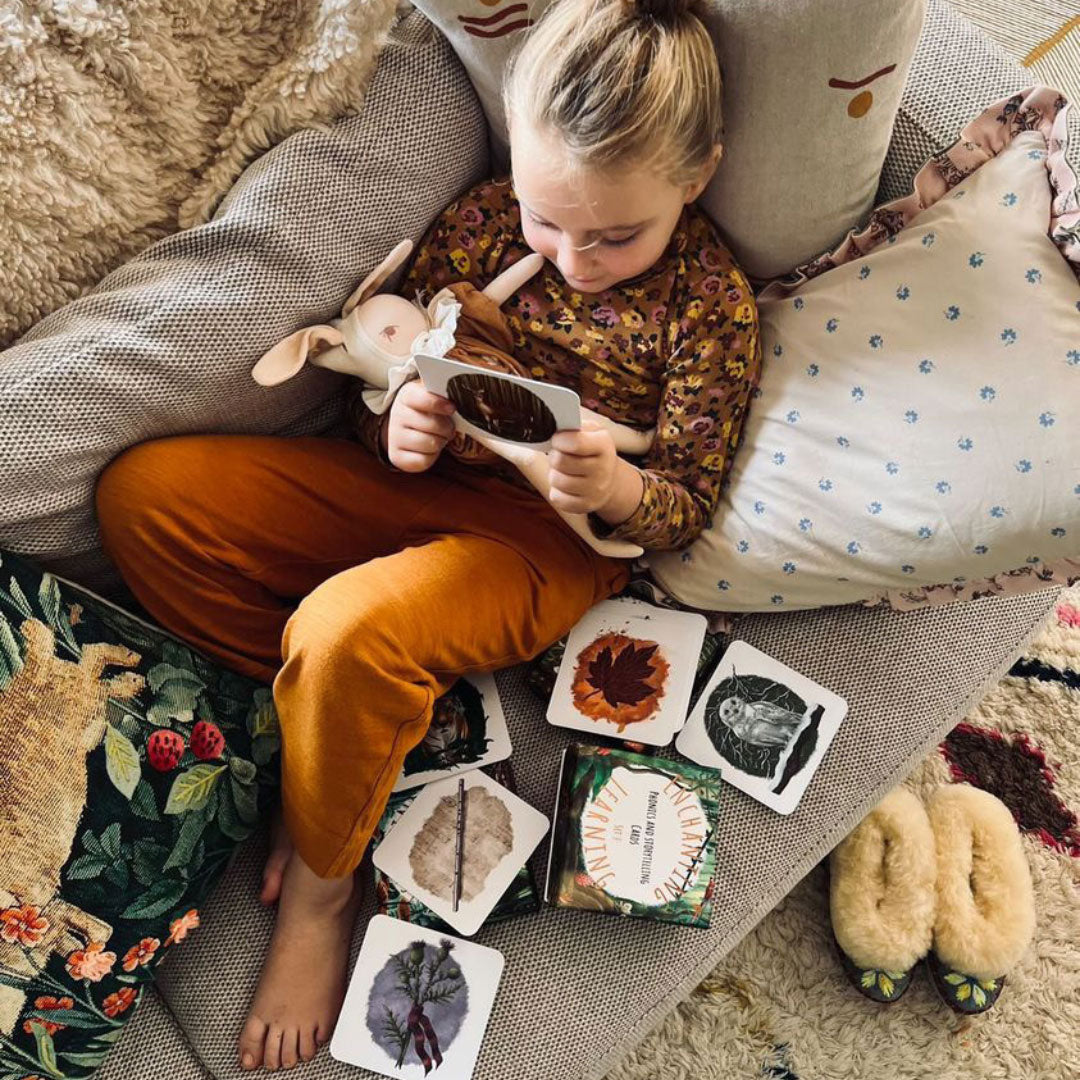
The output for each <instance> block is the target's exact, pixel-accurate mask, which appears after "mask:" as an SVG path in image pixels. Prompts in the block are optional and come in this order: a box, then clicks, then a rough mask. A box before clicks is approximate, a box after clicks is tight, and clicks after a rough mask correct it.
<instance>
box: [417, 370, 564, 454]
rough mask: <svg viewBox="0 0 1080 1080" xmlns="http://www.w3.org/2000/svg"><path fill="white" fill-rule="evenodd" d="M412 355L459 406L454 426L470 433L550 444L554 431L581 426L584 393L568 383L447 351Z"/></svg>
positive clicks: (434, 386) (431, 384)
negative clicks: (541, 379)
mask: <svg viewBox="0 0 1080 1080" xmlns="http://www.w3.org/2000/svg"><path fill="white" fill-rule="evenodd" d="M413 359H414V360H415V361H416V368H417V370H418V371H419V372H420V378H421V379H422V380H423V382H424V386H425V387H426V388H427V389H428V390H430V391H431V392H432V393H433V394H438V395H439V396H440V397H445V398H450V400H451V401H453V403H454V404H455V405H456V406H457V412H455V413H454V426H455V427H456V428H457V429H458V430H459V431H464V432H465V434H466V435H491V436H493V437H494V438H496V439H499V440H500V441H501V442H509V443H519V444H520V445H522V446H528V447H529V448H530V449H532V450H548V449H550V447H551V436H552V435H554V434H555V432H556V431H564V430H566V429H572V430H576V429H577V428H580V427H581V399H580V398H579V397H578V395H577V394H576V393H574V391H573V390H570V389H568V388H567V387H565V386H555V385H553V384H551V383H543V382H537V381H536V380H535V379H523V378H521V377H520V376H519V375H507V374H504V373H503V372H501V371H489V370H488V369H487V368H481V367H475V366H474V365H472V364H462V363H460V362H459V361H457V360H449V359H447V358H446V357H437V356H424V355H423V353H417V354H416V355H415V356H414V357H413Z"/></svg>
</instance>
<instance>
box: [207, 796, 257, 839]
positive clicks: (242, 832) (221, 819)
mask: <svg viewBox="0 0 1080 1080" xmlns="http://www.w3.org/2000/svg"><path fill="white" fill-rule="evenodd" d="M222 790H223V791H224V789H222ZM215 821H216V823H217V827H218V828H219V829H220V830H221V831H222V832H223V833H224V834H225V835H226V836H227V837H228V838H229V839H230V840H235V841H236V842H237V843H240V842H241V841H242V840H246V839H247V838H248V837H249V836H250V835H251V827H250V826H248V825H245V824H244V823H243V822H242V821H241V820H240V815H239V812H238V811H237V809H236V802H235V800H234V798H233V796H232V795H231V794H229V795H225V794H223V795H222V797H221V802H220V804H219V806H218V814H217V818H216V819H215Z"/></svg>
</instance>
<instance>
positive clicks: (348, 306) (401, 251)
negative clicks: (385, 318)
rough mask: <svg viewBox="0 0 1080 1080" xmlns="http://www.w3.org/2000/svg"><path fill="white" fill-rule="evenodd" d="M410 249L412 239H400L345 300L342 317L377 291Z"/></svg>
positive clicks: (407, 255) (407, 254) (406, 256)
mask: <svg viewBox="0 0 1080 1080" xmlns="http://www.w3.org/2000/svg"><path fill="white" fill-rule="evenodd" d="M411 251H412V241H411V240H402V241H401V243H400V244H398V246H397V247H396V248H394V250H393V251H391V252H390V254H389V255H387V256H386V258H385V259H383V261H382V262H381V263H379V265H378V266H376V267H375V269H374V270H372V271H371V273H370V274H368V276H367V277H366V278H364V280H363V282H362V283H361V284H360V287H359V288H358V289H357V290H356V291H355V292H354V293H353V294H352V296H350V297H349V299H348V300H346V301H345V306H344V307H343V308H342V309H341V316H342V318H344V317H345V316H346V315H348V314H349V312H350V311H352V309H353V308H354V307H356V305H357V304H359V303H360V301H361V300H366V299H367V298H368V297H369V296H371V295H372V294H373V293H376V292H378V291H379V289H380V288H382V286H383V285H384V284H385V282H386V279H387V278H388V277H389V276H390V275H391V274H392V273H393V272H394V271H395V270H396V269H397V268H398V267H399V266H400V265H401V264H402V263H403V262H404V261H405V260H406V259H407V258H408V257H409V254H410V252H411Z"/></svg>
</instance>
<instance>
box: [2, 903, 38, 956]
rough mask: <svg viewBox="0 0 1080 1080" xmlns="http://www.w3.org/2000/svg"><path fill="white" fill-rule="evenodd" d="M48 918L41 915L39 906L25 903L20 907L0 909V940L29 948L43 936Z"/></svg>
mask: <svg viewBox="0 0 1080 1080" xmlns="http://www.w3.org/2000/svg"><path fill="white" fill-rule="evenodd" d="M48 929H49V920H48V919H44V918H42V917H41V908H36V907H31V905H30V904H25V905H24V906H23V907H21V908H14V907H13V908H6V909H5V910H4V911H0V941H6V942H8V943H10V944H12V945H25V946H26V947H27V948H31V947H32V946H34V945H37V944H38V942H40V941H41V939H42V938H43V937H44V936H45V931H46V930H48Z"/></svg>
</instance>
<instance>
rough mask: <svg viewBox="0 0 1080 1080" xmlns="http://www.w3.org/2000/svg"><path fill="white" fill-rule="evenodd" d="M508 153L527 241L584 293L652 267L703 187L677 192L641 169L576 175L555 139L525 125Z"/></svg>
mask: <svg viewBox="0 0 1080 1080" xmlns="http://www.w3.org/2000/svg"><path fill="white" fill-rule="evenodd" d="M510 151H511V155H512V160H513V171H514V191H515V193H516V194H517V197H518V201H519V202H520V204H521V225H522V231H523V232H524V234H525V242H526V243H527V244H528V245H529V247H531V248H532V249H533V251H538V252H539V253H540V254H541V255H543V256H544V258H546V259H549V260H550V261H551V262H553V263H554V264H555V265H556V266H557V267H558V268H559V273H561V274H562V276H563V277H564V278H565V279H566V283H567V284H568V285H569V286H570V287H571V288H572V289H576V290H578V291H579V292H584V293H598V292H603V291H604V290H605V289H610V288H611V287H612V286H613V285H617V284H618V283H619V282H620V281H625V280H627V279H628V278H633V277H636V276H637V275H638V274H642V273H644V272H645V271H646V270H648V269H649V268H650V267H652V266H653V265H654V264H655V263H656V261H657V260H658V259H659V258H660V256H661V255H662V254H663V253H664V250H665V248H666V247H667V245H668V242H669V241H670V240H671V234H672V233H673V232H674V230H675V225H676V223H677V222H678V220H679V215H680V214H681V213H682V209H683V207H684V206H685V205H686V204H687V203H689V202H693V200H694V199H696V198H697V197H698V195H700V194H701V191H702V190H703V188H704V186H705V181H702V183H700V184H693V185H688V186H684V187H679V186H677V185H675V184H672V183H670V182H669V181H668V180H666V179H664V178H663V177H661V176H658V175H657V174H656V173H655V172H652V171H651V170H647V169H640V168H639V169H627V170H623V171H621V172H618V173H611V174H607V173H601V172H599V171H597V170H573V171H571V170H569V169H567V167H566V156H565V152H564V150H563V148H562V146H561V145H560V143H559V142H558V140H557V139H556V138H554V137H552V136H550V135H546V134H544V133H541V132H537V131H535V130H533V129H532V128H531V127H529V126H528V125H526V124H524V123H515V124H513V125H512V128H511V133H510ZM710 172H711V170H710ZM707 179H708V178H707V177H706V178H705V180H707Z"/></svg>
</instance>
